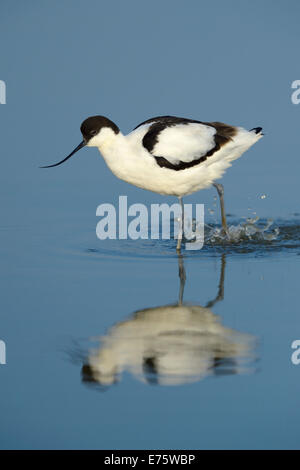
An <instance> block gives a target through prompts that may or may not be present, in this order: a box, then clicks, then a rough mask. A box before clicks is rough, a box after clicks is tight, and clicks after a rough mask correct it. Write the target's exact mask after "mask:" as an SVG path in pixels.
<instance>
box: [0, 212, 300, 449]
mask: <svg viewBox="0 0 300 470" xmlns="http://www.w3.org/2000/svg"><path fill="white" fill-rule="evenodd" d="M82 216H83V214H82ZM78 219H80V216H79V215H78ZM83 220H84V217H83ZM91 220H92V218H91ZM85 221H86V223H83V222H81V221H80V222H79V223H74V225H73V226H72V225H71V224H68V223H67V222H66V221H65V222H61V224H59V220H57V219H56V218H54V217H49V219H48V220H47V221H45V223H44V225H43V226H36V227H32V226H25V225H22V226H18V225H16V226H2V227H1V257H2V259H4V261H5V259H7V260H9V261H10V263H8V262H7V263H6V266H7V269H5V270H3V269H1V285H2V296H1V307H2V308H1V321H2V323H1V337H2V338H3V339H5V342H6V345H7V364H6V365H5V366H1V369H0V373H1V376H0V380H1V403H0V409H1V447H3V448H15V447H17V448H110V449H113V448H123V449H126V448H187V449H188V448H209V449H211V448H265V447H267V448H277V447H280V448H297V447H299V418H300V416H299V406H298V402H299V372H300V366H295V365H293V364H292V362H291V354H292V352H293V350H292V349H291V343H292V341H293V340H294V339H299V338H298V337H299V309H298V305H299V298H298V283H299V282H298V281H299V260H300V257H299V256H298V255H299V254H300V241H299V233H300V231H299V225H298V224H297V222H296V221H294V222H292V221H290V222H289V223H288V224H286V225H285V224H283V223H282V222H281V225H279V223H278V224H277V226H278V225H279V227H280V230H281V234H280V235H278V237H277V239H276V240H273V241H271V242H259V243H258V242H255V241H254V242H251V241H249V240H248V241H241V242H240V243H239V244H238V248H237V246H235V245H231V246H221V244H219V245H217V244H216V245H215V246H211V247H206V249H204V250H202V251H200V252H189V253H188V252H183V259H182V263H183V264H182V265H181V266H182V269H183V268H185V271H186V283H185V288H184V294H183V305H180V302H179V291H180V279H179V277H178V272H179V271H178V259H177V255H176V254H175V252H174V251H172V250H171V244H172V242H168V244H169V245H170V246H169V248H168V249H166V242H159V241H157V242H155V243H156V245H155V246H154V247H151V245H152V242H151V241H149V242H147V241H143V244H142V245H141V242H140V241H136V242H133V243H135V245H136V253H137V254H136V255H133V254H132V253H131V252H130V250H129V248H128V242H126V241H124V245H123V246H122V243H121V242H114V241H111V242H109V241H108V242H105V241H102V242H100V241H99V240H97V238H96V235H95V231H94V230H93V229H92V226H91V225H92V224H90V225H89V221H87V218H86V219H85ZM90 222H91V221H90ZM88 228H90V230H88ZM290 233H292V234H293V239H292V240H290V239H289V234H290ZM295 233H297V236H295ZM297 238H298V241H297ZM109 243H111V244H116V243H118V244H119V246H118V247H116V246H114V248H115V253H114V252H113V250H110V249H109V246H108V245H109ZM264 244H265V246H264V249H262V246H263V245H264ZM147 245H148V246H147ZM162 246H163V248H162ZM117 248H119V250H118V249H117ZM172 248H173V247H172ZM242 248H244V250H243V249H242ZM143 250H145V253H147V256H143V255H142V252H143ZM147 250H148V252H147ZM243 251H244V252H243ZM151 252H152V254H153V256H149V253H151Z"/></svg>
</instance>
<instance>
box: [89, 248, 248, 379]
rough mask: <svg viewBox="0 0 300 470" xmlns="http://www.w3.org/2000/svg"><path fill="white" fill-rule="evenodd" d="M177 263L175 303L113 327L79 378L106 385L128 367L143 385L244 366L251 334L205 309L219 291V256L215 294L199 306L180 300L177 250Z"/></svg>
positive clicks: (182, 281)
mask: <svg viewBox="0 0 300 470" xmlns="http://www.w3.org/2000/svg"><path fill="white" fill-rule="evenodd" d="M178 264H179V278H180V289H179V299H178V303H177V304H175V305H165V306H161V307H155V308H147V309H144V310H139V311H137V312H135V313H133V314H132V316H131V317H130V318H129V319H128V320H126V321H124V322H120V323H117V324H116V325H115V326H113V327H112V328H111V329H110V331H109V332H108V333H107V335H106V336H104V337H102V338H101V341H100V346H99V348H98V349H96V350H93V351H91V352H90V354H89V356H88V357H87V359H86V361H85V364H84V365H83V367H82V380H83V381H84V382H89V383H95V384H100V385H102V386H109V385H112V384H114V383H116V382H118V381H119V380H120V378H121V375H122V372H124V371H129V372H130V373H131V374H132V375H134V376H135V377H136V378H137V379H139V380H141V381H143V382H146V383H149V384H159V385H179V384H184V383H190V382H196V381H199V380H201V379H203V378H204V377H207V376H212V375H214V376H219V375H225V374H226V375H228V374H239V373H242V372H244V371H246V370H250V369H248V365H249V361H252V360H253V358H254V355H253V346H254V338H253V337H252V336H250V335H247V334H244V333H239V332H237V331H235V330H233V329H231V328H227V327H225V326H223V325H222V324H221V318H220V317H219V316H217V315H215V314H214V313H213V312H212V310H211V308H212V307H213V306H214V305H215V304H216V302H218V301H220V300H222V299H223V296H224V277H225V265H226V260H225V255H223V256H222V259H221V273H220V281H219V287H218V293H217V296H216V297H215V299H213V300H212V301H210V302H208V304H207V305H206V306H204V307H203V306H201V305H187V304H184V303H183V292H184V286H185V281H186V273H185V268H184V263H183V258H182V256H181V255H179V257H178Z"/></svg>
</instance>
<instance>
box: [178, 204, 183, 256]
mask: <svg viewBox="0 0 300 470" xmlns="http://www.w3.org/2000/svg"><path fill="white" fill-rule="evenodd" d="M178 199H179V202H180V206H181V221H180V230H179V232H178V238H177V246H176V251H177V253H180V251H181V242H182V238H183V233H184V227H183V223H184V212H183V211H184V206H183V200H182V197H181V196H178Z"/></svg>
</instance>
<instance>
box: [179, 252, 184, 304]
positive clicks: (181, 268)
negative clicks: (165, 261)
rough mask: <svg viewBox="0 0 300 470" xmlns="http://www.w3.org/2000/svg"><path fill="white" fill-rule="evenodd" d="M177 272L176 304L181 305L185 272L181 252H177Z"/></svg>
mask: <svg viewBox="0 0 300 470" xmlns="http://www.w3.org/2000/svg"><path fill="white" fill-rule="evenodd" d="M178 274H179V279H180V287H179V298H178V305H182V301H183V291H184V286H185V280H186V273H185V267H184V262H183V256H182V254H181V253H178Z"/></svg>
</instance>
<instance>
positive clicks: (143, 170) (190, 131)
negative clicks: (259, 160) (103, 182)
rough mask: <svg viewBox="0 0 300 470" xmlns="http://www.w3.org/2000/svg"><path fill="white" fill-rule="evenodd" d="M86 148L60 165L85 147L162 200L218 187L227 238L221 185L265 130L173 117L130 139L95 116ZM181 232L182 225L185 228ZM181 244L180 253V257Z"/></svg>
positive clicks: (86, 132)
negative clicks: (236, 162) (223, 179)
mask: <svg viewBox="0 0 300 470" xmlns="http://www.w3.org/2000/svg"><path fill="white" fill-rule="evenodd" d="M80 129H81V133H82V136H83V140H82V142H81V143H80V144H79V145H78V146H77V147H76V148H75V149H74V150H73V152H71V153H70V155H68V156H67V157H66V158H64V159H63V160H62V161H60V162H58V163H55V164H54V165H48V166H44V167H42V168H50V167H54V166H58V165H60V164H61V163H63V162H65V161H66V160H68V159H69V158H70V157H72V155H74V154H75V153H76V152H77V151H78V150H80V149H81V148H82V147H85V146H87V147H98V149H99V151H100V152H101V154H102V156H103V158H104V160H105V162H106V164H107V165H108V167H109V168H110V170H111V171H112V172H113V173H114V174H115V175H116V176H117V177H118V178H120V179H122V180H124V181H126V182H127V183H131V184H133V185H135V186H138V187H140V188H143V189H148V190H149V191H154V192H156V193H159V194H166V195H172V196H177V197H178V198H179V201H180V204H181V207H182V221H183V203H182V197H183V196H186V195H188V194H192V193H194V192H196V191H199V190H201V189H205V188H208V187H210V186H211V185H213V186H215V187H216V189H217V191H218V194H219V197H220V206H221V217H222V226H223V230H224V232H225V233H227V223H226V215H225V208H224V197H223V194H224V190H223V186H222V185H221V184H220V183H215V180H218V179H219V178H221V177H222V175H223V174H224V172H225V170H226V169H227V168H228V167H229V166H231V162H232V161H233V160H236V159H237V158H239V157H240V156H241V155H242V154H243V153H244V152H245V151H246V150H248V149H249V148H250V147H251V146H252V145H253V144H255V143H256V142H257V141H258V140H259V139H260V138H261V137H262V136H263V133H262V128H261V127H255V128H254V129H251V130H250V131H248V130H246V129H244V128H242V127H235V126H231V125H228V124H224V123H222V122H202V121H195V120H193V119H186V118H180V117H175V116H159V117H155V118H152V119H148V120H147V121H144V122H142V123H141V124H139V125H138V126H137V127H136V128H135V129H134V130H133V131H132V132H130V133H129V134H128V135H123V134H122V132H121V131H120V129H119V127H118V126H117V125H116V124H115V123H114V122H112V121H111V120H110V119H108V118H106V117H104V116H92V117H89V118H87V119H86V120H85V121H83V123H82V124H81V128H80ZM181 226H182V223H181ZM180 248H181V238H180V237H179V238H178V243H177V250H178V251H180Z"/></svg>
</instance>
